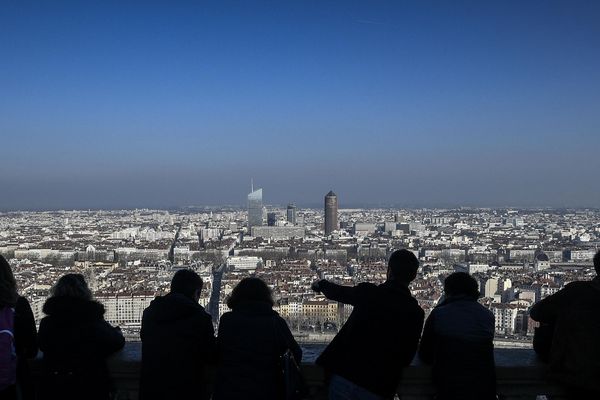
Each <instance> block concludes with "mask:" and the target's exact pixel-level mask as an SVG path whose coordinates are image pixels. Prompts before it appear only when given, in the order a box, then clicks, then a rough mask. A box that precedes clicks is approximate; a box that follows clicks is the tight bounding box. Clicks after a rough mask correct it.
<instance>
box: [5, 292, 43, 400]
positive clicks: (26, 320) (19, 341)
mask: <svg viewBox="0 0 600 400" xmlns="http://www.w3.org/2000/svg"><path fill="white" fill-rule="evenodd" d="M14 308H15V320H14V321H15V322H14V335H15V351H16V353H17V384H18V385H19V388H20V392H21V399H22V400H31V399H33V396H34V393H33V382H32V380H31V374H30V372H29V364H28V362H27V359H30V358H35V356H36V355H37V352H38V344H37V331H36V328H35V319H34V318H33V312H32V311H31V306H30V305H29V302H28V301H27V299H26V298H25V297H19V298H18V299H17V303H16V304H15V306H14ZM16 398H17V397H16V388H14V387H11V388H8V389H6V390H5V391H1V392H0V399H6V400H9V399H16Z"/></svg>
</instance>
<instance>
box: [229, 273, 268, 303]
mask: <svg viewBox="0 0 600 400" xmlns="http://www.w3.org/2000/svg"><path fill="white" fill-rule="evenodd" d="M248 301H261V302H264V303H268V304H269V305H270V306H271V307H273V304H274V303H273V295H272V294H271V289H269V287H268V286H267V284H266V283H265V282H264V281H263V280H262V279H260V278H244V279H242V280H241V281H240V283H238V284H237V286H236V287H234V288H233V291H232V292H231V295H230V296H229V298H228V299H227V307H229V308H231V309H232V310H234V309H235V308H236V307H237V306H239V305H240V304H243V303H245V302H248Z"/></svg>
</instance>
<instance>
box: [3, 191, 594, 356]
mask: <svg viewBox="0 0 600 400" xmlns="http://www.w3.org/2000/svg"><path fill="white" fill-rule="evenodd" d="M268 193H269V191H268V190H265V191H264V192H263V189H262V188H259V189H255V188H254V187H252V188H251V191H250V193H249V194H248V196H247V207H244V208H242V207H234V206H227V207H188V208H181V209H175V210H151V209H133V210H87V211H86V210H74V211H66V210H65V211H10V212H3V213H0V253H1V254H2V255H4V256H5V257H6V258H7V259H8V260H9V262H10V264H11V266H12V267H13V271H14V274H15V277H16V279H17V282H18V285H19V288H20V291H21V293H22V294H23V295H24V296H26V297H27V298H28V299H29V300H30V302H31V305H32V309H33V312H34V316H35V318H36V321H37V322H38V323H39V321H40V320H41V318H42V317H43V316H44V314H43V312H42V306H43V304H44V301H45V300H46V298H47V297H48V295H49V291H50V289H51V287H52V285H53V284H54V282H56V280H57V279H58V278H59V277H60V276H62V275H63V274H65V273H67V272H80V273H82V274H83V275H84V276H85V277H86V279H87V281H88V282H89V284H90V287H91V288H92V290H93V292H94V296H95V298H96V299H97V300H98V301H100V302H101V303H102V304H104V306H105V307H106V319H107V321H109V322H110V323H112V324H116V325H119V326H120V327H121V328H122V329H123V331H124V332H125V334H126V336H127V339H128V340H134V341H135V340H139V330H140V327H141V318H142V313H143V310H144V309H145V308H146V307H147V306H148V305H149V304H150V302H151V301H152V300H153V299H154V297H155V296H157V295H162V294H165V293H167V292H168V291H169V282H170V280H171V278H172V276H173V274H174V273H175V272H176V271H177V270H179V269H182V268H190V269H193V270H194V271H196V272H197V273H198V274H199V275H200V276H201V277H202V279H203V281H204V289H203V291H202V294H201V298H200V304H201V305H203V306H204V307H205V308H206V310H207V311H208V312H209V313H210V314H211V315H212V318H213V322H214V324H215V326H217V325H218V322H219V317H220V316H221V315H223V313H225V312H227V311H229V309H228V307H227V305H226V299H227V296H228V295H229V294H230V293H231V291H232V289H233V288H234V287H235V285H236V284H237V283H238V282H239V281H240V280H241V279H242V278H244V277H247V276H257V277H260V278H261V279H263V280H264V281H265V282H266V283H267V284H268V285H269V287H270V288H271V289H272V291H273V294H274V299H275V301H276V304H275V306H274V309H275V310H276V311H277V312H278V313H279V314H280V315H281V316H282V317H283V318H285V319H286V321H287V322H288V324H289V326H290V328H291V330H292V332H293V333H294V335H295V336H296V338H297V339H298V340H299V341H300V342H302V343H327V342H329V341H330V340H331V339H332V338H333V336H334V335H335V333H336V332H338V330H339V329H340V327H341V326H342V325H343V324H344V322H345V321H346V319H347V318H348V316H349V315H350V312H351V311H352V307H351V306H349V305H344V304H341V303H337V302H333V301H330V300H327V299H326V298H324V297H323V296H322V295H320V294H317V293H315V292H313V291H312V290H311V289H310V286H311V283H312V282H314V281H316V280H318V279H328V280H331V281H333V282H337V283H340V284H342V285H356V284H358V283H360V282H373V283H382V282H383V281H385V279H386V272H387V261H386V260H387V257H388V256H389V255H390V254H391V252H392V251H394V250H396V249H401V248H405V249H409V250H410V251H412V252H413V253H414V254H415V255H416V256H417V257H418V259H419V261H420V270H419V274H418V277H417V279H416V280H414V281H413V282H412V284H411V286H410V289H411V292H412V294H413V295H414V296H415V298H416V299H417V300H418V302H419V304H420V306H421V307H422V308H423V309H424V310H425V312H426V314H428V313H429V312H430V311H431V309H432V308H433V307H435V306H436V304H438V302H439V301H440V298H441V296H442V292H443V290H442V284H443V280H444V278H445V277H446V276H448V275H449V274H450V273H452V272H455V271H463V272H468V273H469V274H471V275H473V276H474V277H475V278H476V279H477V281H478V282H479V284H480V293H481V298H480V299H479V302H480V303H481V304H483V305H484V306H486V307H487V308H489V309H490V310H491V311H492V312H493V314H494V317H495V321H496V322H495V328H496V345H497V346H506V347H528V346H531V341H532V338H533V333H534V328H535V327H536V323H535V322H534V321H533V320H531V319H530V318H529V310H530V308H531V306H532V305H533V304H535V303H536V302H538V301H540V300H541V299H543V298H545V297H547V296H549V295H551V294H553V293H556V292H557V291H558V290H560V289H561V288H563V287H564V286H565V285H566V284H568V283H569V282H572V281H575V280H589V279H591V278H592V277H593V276H594V271H593V266H592V258H593V256H594V254H595V253H596V252H597V251H598V245H599V243H600V222H599V221H600V218H599V217H600V215H599V213H600V212H599V211H598V210H594V209H551V208H543V209H518V208H498V209H494V208H470V207H463V208H454V209H430V208H422V209H392V208H369V209H367V208H363V209H361V208H356V209H350V208H343V207H342V208H340V206H339V205H340V204H341V205H343V204H344V202H343V198H338V196H337V195H336V193H335V192H334V191H333V190H332V191H330V192H328V193H327V194H326V195H325V196H324V198H323V208H321V209H315V208H302V207H298V206H296V205H295V204H294V203H290V204H287V205H283V206H271V205H267V203H266V202H265V200H268V197H263V196H267V194H268Z"/></svg>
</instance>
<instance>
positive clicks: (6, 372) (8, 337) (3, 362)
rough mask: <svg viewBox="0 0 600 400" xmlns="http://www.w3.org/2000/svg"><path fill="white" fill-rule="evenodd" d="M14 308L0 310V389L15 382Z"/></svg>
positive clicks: (6, 307)
mask: <svg viewBox="0 0 600 400" xmlns="http://www.w3.org/2000/svg"><path fill="white" fill-rule="evenodd" d="M14 326H15V309H14V308H11V307H8V306H5V307H3V308H2V309H1V310H0V390H4V389H6V388H8V387H9V386H12V385H14V384H15V383H16V382H17V353H16V351H15V336H14Z"/></svg>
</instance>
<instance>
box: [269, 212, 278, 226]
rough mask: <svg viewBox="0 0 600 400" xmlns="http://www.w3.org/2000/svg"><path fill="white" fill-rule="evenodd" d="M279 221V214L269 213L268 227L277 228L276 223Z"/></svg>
mask: <svg viewBox="0 0 600 400" xmlns="http://www.w3.org/2000/svg"><path fill="white" fill-rule="evenodd" d="M276 221H277V214H275V213H274V212H270V213H267V225H268V226H275V222H276Z"/></svg>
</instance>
